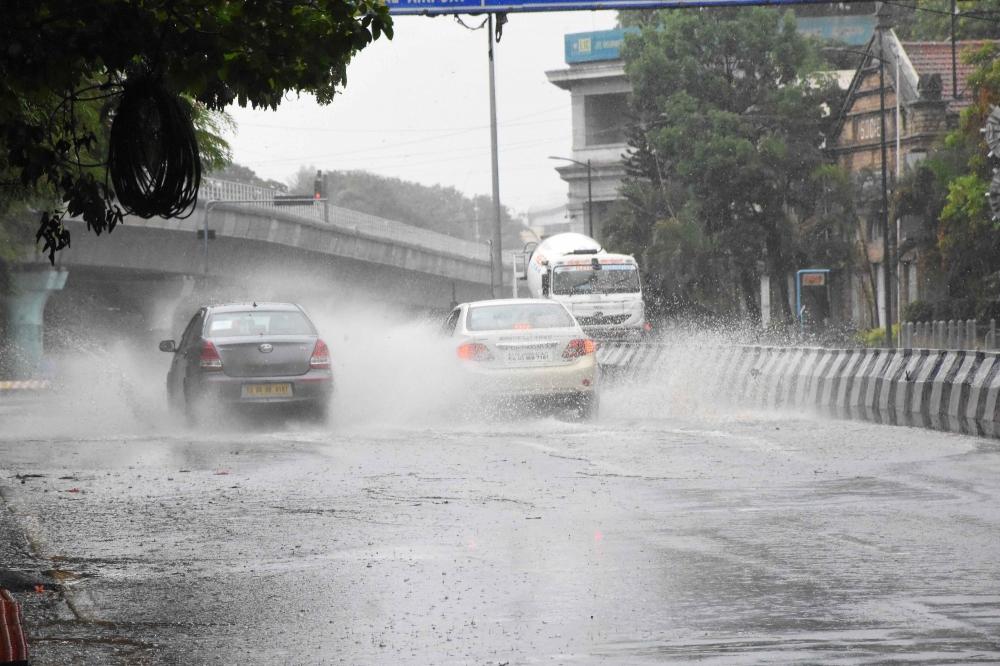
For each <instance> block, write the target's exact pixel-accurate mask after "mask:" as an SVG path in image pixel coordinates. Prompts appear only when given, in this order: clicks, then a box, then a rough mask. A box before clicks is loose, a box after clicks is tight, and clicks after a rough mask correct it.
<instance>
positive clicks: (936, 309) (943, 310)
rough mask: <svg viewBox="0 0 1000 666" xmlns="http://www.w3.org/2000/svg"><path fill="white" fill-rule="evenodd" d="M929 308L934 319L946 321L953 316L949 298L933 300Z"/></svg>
mask: <svg viewBox="0 0 1000 666" xmlns="http://www.w3.org/2000/svg"><path fill="white" fill-rule="evenodd" d="M931 310H932V312H933V320H934V321H947V320H948V319H953V318H954V317H953V315H952V312H953V308H952V306H951V301H949V300H942V301H934V303H933V304H932V305H931Z"/></svg>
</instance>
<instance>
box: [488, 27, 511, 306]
mask: <svg viewBox="0 0 1000 666" xmlns="http://www.w3.org/2000/svg"><path fill="white" fill-rule="evenodd" d="M488 16H489V19H488V21H487V32H488V33H489V35H488V39H489V53H490V156H491V158H492V166H493V243H492V244H491V247H490V285H491V287H492V291H493V298H499V297H500V290H501V289H502V288H503V248H502V245H501V243H502V240H501V235H502V233H501V232H502V227H501V217H500V164H499V160H498V158H497V83H496V73H495V71H494V55H493V53H494V48H493V46H494V32H493V14H489V15H488ZM506 22H507V16H506V15H504V14H499V15H497V24H498V28H499V26H502V25H503V24H504V23H506Z"/></svg>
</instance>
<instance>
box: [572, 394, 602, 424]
mask: <svg viewBox="0 0 1000 666" xmlns="http://www.w3.org/2000/svg"><path fill="white" fill-rule="evenodd" d="M600 407H601V399H600V397H599V396H598V395H597V393H588V394H587V395H582V396H580V398H579V399H578V400H577V403H576V416H577V418H579V419H580V420H582V421H592V420H594V419H596V418H597V414H598V412H599V411H600Z"/></svg>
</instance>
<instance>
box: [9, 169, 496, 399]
mask: <svg viewBox="0 0 1000 666" xmlns="http://www.w3.org/2000/svg"><path fill="white" fill-rule="evenodd" d="M276 194H277V193H276V192H275V191H274V190H269V189H265V188H260V187H254V186H250V185H245V184H241V183H232V182H227V181H220V180H214V179H205V180H203V183H202V189H201V192H200V194H199V202H198V205H197V207H196V209H195V211H194V212H193V214H192V215H191V216H189V217H187V218H185V219H162V218H154V219H150V220H143V219H140V218H135V217H127V218H126V220H125V222H124V224H123V225H121V226H119V227H118V228H117V229H115V231H114V232H113V233H110V234H104V235H102V236H100V237H97V236H95V235H94V234H93V233H91V232H89V231H87V229H86V226H85V224H84V223H83V222H82V221H81V220H76V219H71V220H68V221H67V222H66V224H67V227H68V228H69V230H70V232H71V234H72V245H71V247H69V248H66V249H64V250H63V251H62V252H60V253H59V254H58V255H57V259H56V266H55V269H51V268H50V267H49V266H48V263H47V262H44V261H42V260H40V259H37V258H36V261H35V262H34V263H30V264H25V265H24V266H22V267H21V270H19V271H18V273H19V274H21V273H23V275H15V280H16V281H19V282H20V283H22V284H23V285H25V286H26V287H27V288H26V289H22V290H21V292H20V293H21V296H20V297H11V298H8V299H7V302H6V303H5V306H6V307H5V310H6V313H7V322H6V323H7V336H6V337H7V338H8V343H7V347H8V349H7V353H6V356H7V359H8V363H7V365H8V367H7V368H6V369H5V372H3V373H0V375H4V376H0V379H3V378H5V376H6V378H23V377H32V376H37V374H38V367H39V363H40V361H41V359H42V342H41V341H42V332H43V328H44V326H43V323H44V321H49V322H50V325H51V323H52V322H57V323H63V322H66V321H72V320H73V319H75V318H77V316H76V315H77V314H79V312H80V310H81V308H80V307H79V305H80V304H81V303H85V302H93V301H95V300H99V301H101V302H102V303H104V304H105V305H106V307H105V310H107V311H109V312H115V313H121V312H128V313H131V314H134V315H136V316H137V317H138V318H139V319H141V320H142V321H143V327H144V329H145V330H146V332H151V331H157V332H171V331H173V332H176V331H175V330H173V329H175V328H176V325H177V321H176V319H177V318H178V316H179V314H178V313H177V311H178V308H180V310H186V309H188V308H190V307H191V306H193V305H194V304H196V303H204V302H209V301H215V302H217V301H222V300H230V299H246V300H251V299H253V300H293V301H300V302H301V301H302V300H311V301H312V302H323V303H371V302H377V303H382V304H385V305H387V306H389V307H395V308H405V309H410V310H418V311H419V310H424V311H426V310H442V309H446V308H448V307H449V306H450V305H451V303H452V302H453V301H465V300H475V299H479V298H486V297H489V295H490V258H489V250H488V247H487V246H486V245H483V244H478V243H472V242H469V241H465V240H462V239H458V238H453V237H450V236H446V235H443V234H439V233H435V232H432V231H428V230H426V229H421V228H418V227H414V226H411V225H407V224H405V223H402V222H397V221H393V220H386V219H382V218H379V217H375V216H372V215H367V214H364V213H359V212H357V211H352V210H347V209H344V208H339V207H335V206H327V205H326V204H325V203H323V202H310V203H307V204H306V205H301V206H291V207H287V206H285V207H282V206H276V205H275V195H276ZM206 229H207V230H208V232H209V233H208V234H207V239H206V237H205V236H206V234H204V233H199V232H204V231H205V230H206ZM47 303H48V304H49V307H48V309H46V304H47ZM74 308H75V311H76V312H75V313H74V314H69V312H70V311H71V310H72V309H74ZM43 313H44V317H43ZM22 329H23V330H22ZM46 337H47V338H48V337H49V336H48V335H47V336H46ZM18 341H21V342H18ZM11 347H13V349H11ZM11 359H13V363H11ZM12 364H13V365H14V366H15V368H14V369H11V367H10V366H11V365H12Z"/></svg>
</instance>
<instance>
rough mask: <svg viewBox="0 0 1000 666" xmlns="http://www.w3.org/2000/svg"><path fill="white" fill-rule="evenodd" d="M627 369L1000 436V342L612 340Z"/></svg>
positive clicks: (718, 391)
mask: <svg viewBox="0 0 1000 666" xmlns="http://www.w3.org/2000/svg"><path fill="white" fill-rule="evenodd" d="M598 361H599V362H600V363H601V365H602V367H603V368H604V369H605V371H606V373H609V374H611V375H612V376H613V377H616V378H618V379H628V380H636V381H641V380H644V379H649V378H655V377H656V376H663V375H665V374H669V373H671V372H675V371H677V372H687V373H689V374H691V375H692V377H693V380H694V381H697V382H699V383H700V384H701V385H702V386H703V388H704V390H706V391H708V392H709V394H710V395H712V396H713V397H718V398H722V399H727V400H729V401H731V402H734V403H737V404H748V405H755V406H763V407H776V408H778V407H818V408H824V409H829V410H834V411H836V412H838V413H841V414H844V415H848V416H861V417H864V418H868V419H874V420H878V421H884V422H892V423H900V424H906V425H916V426H923V427H929V428H936V429H945V430H954V431H959V432H966V433H972V434H984V435H989V436H996V437H1000V352H993V351H962V350H938V349H821V348H811V347H766V346H753V345H747V346H730V347H724V346H718V347H713V348H711V349H706V348H702V349H698V350H692V349H691V348H689V347H683V346H679V347H676V348H672V347H671V346H670V345H666V344H641V343H618V342H610V343H607V342H606V343H602V345H601V346H600V347H599V349H598Z"/></svg>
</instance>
